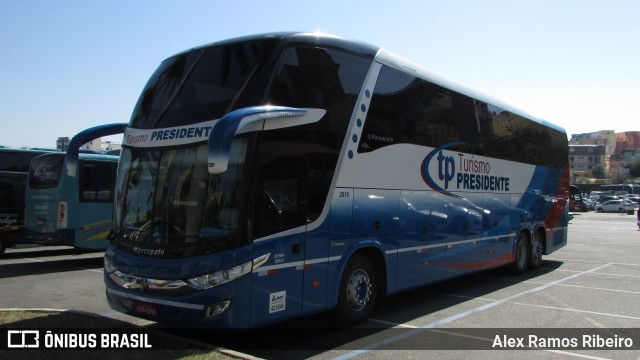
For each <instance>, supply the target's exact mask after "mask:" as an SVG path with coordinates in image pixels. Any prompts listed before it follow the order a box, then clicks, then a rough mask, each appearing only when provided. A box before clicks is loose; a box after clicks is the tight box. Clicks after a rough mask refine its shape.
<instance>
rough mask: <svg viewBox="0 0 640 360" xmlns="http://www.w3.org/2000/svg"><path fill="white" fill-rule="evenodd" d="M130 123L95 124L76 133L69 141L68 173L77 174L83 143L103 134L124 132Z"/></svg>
mask: <svg viewBox="0 0 640 360" xmlns="http://www.w3.org/2000/svg"><path fill="white" fill-rule="evenodd" d="M128 125H129V124H127V123H117V124H106V125H100V126H94V127H92V128H89V129H86V130H83V131H81V132H79V133H78V134H76V136H74V137H73V139H71V141H70V142H69V146H68V148H67V175H69V176H71V177H74V176H76V172H77V170H78V154H79V153H80V147H81V146H82V145H84V144H86V143H88V142H89V141H91V140H93V139H96V138H99V137H102V136H109V135H116V134H122V133H124V131H125V129H126V128H127V126H128Z"/></svg>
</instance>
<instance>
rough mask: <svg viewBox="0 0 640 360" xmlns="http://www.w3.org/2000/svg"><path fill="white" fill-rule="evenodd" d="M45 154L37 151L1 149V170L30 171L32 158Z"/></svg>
mask: <svg viewBox="0 0 640 360" xmlns="http://www.w3.org/2000/svg"><path fill="white" fill-rule="evenodd" d="M42 154H44V153H43V152H37V151H29V150H27V151H0V171H17V172H29V164H30V163H31V159H33V158H34V157H36V156H38V155H42Z"/></svg>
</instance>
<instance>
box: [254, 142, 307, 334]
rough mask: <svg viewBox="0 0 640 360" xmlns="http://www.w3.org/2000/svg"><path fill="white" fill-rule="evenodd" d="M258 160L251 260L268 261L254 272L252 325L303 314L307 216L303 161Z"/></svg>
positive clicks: (291, 158) (270, 157)
mask: <svg viewBox="0 0 640 360" xmlns="http://www.w3.org/2000/svg"><path fill="white" fill-rule="evenodd" d="M259 161H260V165H259V172H258V179H257V184H256V191H255V194H254V196H255V198H254V204H255V205H254V213H255V216H254V218H253V220H254V234H255V235H254V236H255V238H256V240H254V246H253V249H254V250H253V254H254V256H253V258H254V259H257V258H259V257H260V256H263V255H265V254H269V257H268V259H267V260H266V262H265V263H263V264H261V265H260V266H259V267H257V268H256V270H255V271H254V272H253V274H252V281H253V284H252V290H251V326H261V325H266V324H268V323H271V322H275V321H280V320H284V319H287V318H291V317H295V316H299V315H300V314H301V312H302V279H303V271H304V253H305V233H306V229H305V228H306V226H305V225H306V217H307V181H306V180H307V179H306V176H307V164H306V161H305V159H303V158H300V157H295V156H282V155H276V154H273V155H272V154H269V155H265V154H263V155H261V156H260V158H259ZM254 267H256V265H254Z"/></svg>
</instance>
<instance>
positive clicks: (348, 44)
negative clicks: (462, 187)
mask: <svg viewBox="0 0 640 360" xmlns="http://www.w3.org/2000/svg"><path fill="white" fill-rule="evenodd" d="M268 39H273V40H274V41H278V42H281V43H282V45H283V46H284V45H288V44H291V45H295V44H315V45H322V46H329V47H335V48H339V49H343V50H347V51H349V52H351V53H355V54H358V55H361V56H364V57H368V58H371V59H373V60H375V61H377V62H379V63H382V64H385V65H389V66H392V67H395V68H398V69H403V70H404V71H406V72H407V73H410V74H413V75H415V76H418V77H420V78H423V79H425V80H428V81H430V82H432V83H434V84H437V85H441V86H443V87H446V88H449V89H451V90H454V91H457V92H459V93H462V94H464V95H467V96H470V97H472V98H475V99H478V100H481V101H484V102H486V103H488V104H491V105H495V106H499V107H500V108H502V109H504V110H507V111H510V112H512V113H514V114H517V115H520V116H523V117H525V118H528V119H531V120H533V121H536V122H538V123H540V124H542V125H545V126H548V127H551V128H553V129H555V130H557V131H559V132H562V133H566V131H565V129H564V128H562V127H560V126H558V125H556V124H554V123H551V122H549V121H547V120H544V119H542V118H540V117H537V116H534V115H531V114H529V113H527V112H526V111H523V110H522V109H519V108H516V107H514V106H512V105H509V104H507V103H505V102H503V101H501V100H499V99H496V98H494V97H492V96H490V95H488V94H485V93H483V92H481V91H478V90H475V89H472V88H470V87H468V86H465V85H463V84H461V83H459V82H457V81H455V80H453V79H451V78H448V77H446V76H444V75H442V74H440V73H438V72H436V71H433V70H432V69H429V68H427V67H424V66H422V65H419V64H417V63H415V62H413V61H410V60H407V59H405V58H402V57H400V56H398V55H396V54H393V53H391V52H389V51H387V50H384V49H383V48H380V47H377V46H374V45H371V44H369V43H366V42H363V41H359V40H355V39H350V38H345V37H341V36H336V35H331V34H325V33H319V32H274V33H264V34H256V35H249V36H243V37H237V38H232V39H227V40H222V41H217V42H212V43H209V44H205V45H201V46H197V47H194V48H191V49H189V50H186V51H183V52H180V53H178V54H176V55H174V56H177V55H179V54H184V53H186V52H188V51H192V50H196V49H201V48H206V47H210V46H217V45H225V44H231V43H235V42H244V41H257V40H268Z"/></svg>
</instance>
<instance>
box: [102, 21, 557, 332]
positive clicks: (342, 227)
mask: <svg viewBox="0 0 640 360" xmlns="http://www.w3.org/2000/svg"><path fill="white" fill-rule="evenodd" d="M568 171H569V166H568V145H567V136H566V133H565V132H564V130H562V129H560V128H558V127H556V126H554V125H552V124H549V123H547V122H545V121H542V120H539V119H534V118H532V117H530V116H528V115H526V114H525V113H522V112H520V111H518V110H515V109H513V108H511V107H508V106H507V105H504V104H502V103H499V102H497V101H495V100H493V99H491V98H489V97H486V96H484V95H481V94H479V93H476V92H474V91H471V90H469V89H467V88H465V87H463V86H460V85H458V84H456V83H454V82H452V81H449V80H447V79H445V78H443V77H441V76H439V75H437V74H434V73H433V72H431V71H429V70H426V69H424V68H421V67H419V66H418V65H416V64H413V63H411V62H408V61H406V60H403V59H401V58H399V57H397V56H394V55H392V54H390V53H388V52H387V51H385V50H382V49H380V48H377V47H373V46H370V45H367V44H364V43H361V42H357V41H352V40H348V39H344V38H340V37H336V36H330V35H321V34H316V33H280V34H272V35H260V36H252V37H245V38H239V39H233V40H228V41H221V42H218V43H214V44H210V45H206V46H202V47H198V48H195V49H192V50H189V51H186V52H183V53H180V54H177V55H175V56H173V57H170V58H168V59H167V60H165V61H164V62H163V63H162V64H161V65H160V67H159V68H158V69H157V70H156V72H155V73H154V74H153V75H152V77H151V79H150V80H149V82H148V83H147V85H146V87H145V88H144V90H143V92H142V95H141V97H140V99H139V101H138V103H137V105H136V107H135V109H134V111H133V114H132V118H131V121H130V123H129V126H128V128H127V129H126V132H125V136H124V139H123V149H122V155H121V158H120V163H119V169H118V179H117V186H116V198H115V204H114V225H113V230H112V233H111V234H110V242H109V244H108V245H107V250H106V252H105V282H106V285H107V289H106V296H107V299H108V302H109V304H110V306H111V307H112V308H113V309H115V310H118V311H121V312H124V313H127V314H131V315H135V316H139V317H142V318H147V319H152V320H155V321H158V322H166V323H174V324H181V325H188V326H207V327H211V328H218V329H223V328H249V327H259V326H263V325H266V324H270V323H274V322H278V321H282V320H284V319H289V318H293V317H298V316H302V315H306V314H311V313H315V312H320V311H325V310H330V309H334V310H335V313H336V314H337V315H338V316H337V317H338V318H339V319H341V320H342V321H343V322H344V323H345V324H354V323H358V322H360V321H364V320H365V319H366V318H367V317H368V316H369V315H370V313H371V311H372V309H373V308H374V306H375V304H376V302H377V301H378V300H379V299H380V297H381V296H384V295H388V294H393V293H397V292H400V291H404V290H407V289H411V288H415V287H419V286H423V285H425V284H430V283H434V282H438V281H443V280H446V279H450V278H453V277H457V276H461V275H464V274H469V273H472V272H476V271H480V270H483V269H488V268H493V267H498V266H503V265H508V266H511V267H513V269H514V270H515V271H516V272H524V271H525V270H526V269H527V268H535V267H537V266H539V265H540V264H541V261H542V259H541V257H542V255H544V254H549V253H551V252H553V251H555V250H557V249H558V248H560V247H562V246H563V245H565V244H566V242H567V219H568V195H569V178H568Z"/></svg>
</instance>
